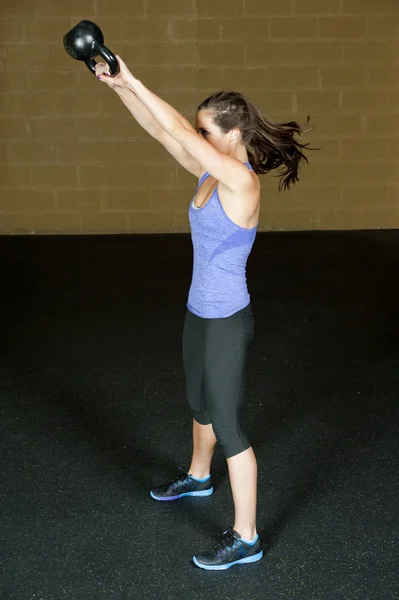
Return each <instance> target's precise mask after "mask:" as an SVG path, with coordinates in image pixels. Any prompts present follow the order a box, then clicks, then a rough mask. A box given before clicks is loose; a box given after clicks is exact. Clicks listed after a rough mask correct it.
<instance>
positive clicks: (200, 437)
mask: <svg viewBox="0 0 399 600" xmlns="http://www.w3.org/2000/svg"><path fill="white" fill-rule="evenodd" d="M215 444H216V437H215V434H214V432H213V428H212V424H210V425H200V423H197V421H196V420H195V419H193V457H192V459H191V465H190V469H189V471H188V472H189V473H190V475H192V476H193V477H196V478H197V479H203V478H204V477H208V475H209V472H210V468H211V462H212V456H213V451H214V449H215Z"/></svg>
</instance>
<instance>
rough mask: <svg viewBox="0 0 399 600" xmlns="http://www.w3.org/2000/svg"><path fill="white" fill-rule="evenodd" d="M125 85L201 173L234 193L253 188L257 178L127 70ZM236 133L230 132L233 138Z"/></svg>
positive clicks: (231, 139)
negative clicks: (194, 162) (207, 174)
mask: <svg viewBox="0 0 399 600" xmlns="http://www.w3.org/2000/svg"><path fill="white" fill-rule="evenodd" d="M126 86H127V87H128V89H129V90H131V91H132V92H133V93H134V94H135V95H136V96H137V97H138V98H139V100H141V102H142V103H143V104H144V106H145V107H146V108H147V109H148V110H149V112H150V113H151V114H152V116H153V117H154V119H155V120H156V121H157V122H158V123H159V124H160V125H161V126H162V128H163V129H164V130H165V131H166V133H167V134H168V135H169V136H170V137H171V138H172V139H173V140H175V142H177V143H178V144H179V145H180V146H181V147H182V148H183V149H184V150H185V151H186V152H187V153H188V154H189V155H190V156H191V157H192V158H193V160H195V161H197V162H198V163H199V164H200V165H201V170H202V171H201V172H205V171H206V172H208V173H209V174H210V175H211V176H212V177H214V178H215V179H216V180H217V181H219V182H220V183H222V184H223V185H224V186H225V187H226V188H227V189H229V190H230V191H231V192H233V193H237V194H241V195H242V194H246V193H252V192H254V191H255V187H256V185H257V183H258V182H257V181H256V182H255V179H254V178H253V177H252V176H251V174H250V172H249V171H248V168H247V167H246V166H245V165H244V164H243V163H242V161H240V160H238V159H237V158H234V157H233V156H230V155H229V154H228V153H227V152H220V151H219V150H217V149H216V148H215V147H214V146H212V144H210V143H209V142H208V141H206V140H205V139H203V137H202V136H201V135H199V134H198V133H197V132H196V130H195V129H194V128H193V127H192V125H191V124H190V122H189V121H187V119H185V118H184V117H183V116H182V115H181V114H180V113H179V112H178V111H177V110H176V109H175V108H173V106H171V105H170V104H168V103H167V102H165V101H164V100H162V98H159V96H157V95H156V94H154V93H153V92H151V90H149V89H148V88H146V87H145V85H144V84H143V83H142V82H141V81H139V80H138V79H136V78H135V77H134V76H133V75H132V73H131V72H130V71H129V70H128V69H127V75H126ZM235 135H236V133H234V132H231V133H230V141H231V142H232V141H233V138H234V136H235Z"/></svg>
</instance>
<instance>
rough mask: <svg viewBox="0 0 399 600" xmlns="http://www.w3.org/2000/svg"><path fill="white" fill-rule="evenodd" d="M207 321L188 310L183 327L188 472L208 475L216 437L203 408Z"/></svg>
mask: <svg viewBox="0 0 399 600" xmlns="http://www.w3.org/2000/svg"><path fill="white" fill-rule="evenodd" d="M205 333H206V321H205V320H204V319H201V318H200V317H197V316H196V315H194V314H192V313H190V312H189V311H187V313H186V319H185V323H184V330H183V365H184V371H185V376H186V390H187V399H188V403H189V405H190V408H191V410H192V413H193V455H192V459H191V464H190V468H189V471H188V472H189V473H190V475H193V477H196V478H197V479H203V478H205V477H207V476H208V475H209V471H210V466H211V461H212V456H213V451H214V449H215V444H216V437H215V434H214V432H213V428H212V425H211V421H210V418H209V415H208V412H207V410H206V397H205V390H204V354H205Z"/></svg>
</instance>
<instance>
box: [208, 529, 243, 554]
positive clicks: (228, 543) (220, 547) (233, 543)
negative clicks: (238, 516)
mask: <svg viewBox="0 0 399 600" xmlns="http://www.w3.org/2000/svg"><path fill="white" fill-rule="evenodd" d="M237 546H238V540H237V539H236V538H235V537H234V535H233V529H232V528H230V529H227V531H225V532H224V533H223V538H222V541H221V542H219V543H218V544H216V546H214V547H213V549H214V550H215V552H216V554H217V555H218V556H221V554H224V555H225V554H226V553H227V550H234V549H235V548H236V547H237Z"/></svg>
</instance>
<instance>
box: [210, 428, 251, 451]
mask: <svg viewBox="0 0 399 600" xmlns="http://www.w3.org/2000/svg"><path fill="white" fill-rule="evenodd" d="M213 429H214V432H215V436H216V439H217V441H218V443H219V444H220V445H221V447H222V450H223V454H224V456H225V458H226V459H227V458H232V457H233V456H235V455H236V454H240V453H241V452H244V451H245V450H248V448H250V447H251V443H250V441H249V440H248V438H247V436H246V435H245V434H244V433H243V432H242V431H241V430H239V429H230V430H229V429H224V430H221V429H218V428H217V427H216V428H215V425H213Z"/></svg>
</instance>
